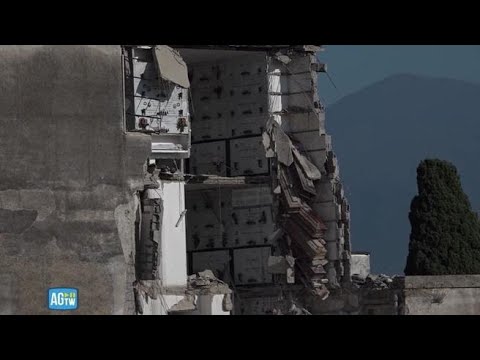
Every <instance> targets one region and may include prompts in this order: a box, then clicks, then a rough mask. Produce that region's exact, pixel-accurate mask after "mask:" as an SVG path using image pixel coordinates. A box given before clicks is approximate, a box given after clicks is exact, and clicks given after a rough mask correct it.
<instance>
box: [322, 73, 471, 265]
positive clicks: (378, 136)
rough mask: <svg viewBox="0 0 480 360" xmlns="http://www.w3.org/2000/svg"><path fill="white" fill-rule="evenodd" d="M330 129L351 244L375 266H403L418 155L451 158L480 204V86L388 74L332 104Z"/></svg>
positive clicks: (465, 188)
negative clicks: (348, 205)
mask: <svg viewBox="0 0 480 360" xmlns="http://www.w3.org/2000/svg"><path fill="white" fill-rule="evenodd" d="M327 130H328V132H329V133H330V134H331V135H332V136H333V142H334V148H335V151H336V153H337V156H338V158H339V161H340V168H341V174H342V178H343V181H344V183H345V187H346V190H347V194H348V195H349V200H350V203H351V206H352V245H353V248H354V250H365V251H370V252H372V267H373V271H375V272H386V273H402V272H403V268H404V265H405V261H406V255H407V249H408V237H409V233H410V225H409V223H408V211H409V207H410V201H411V199H412V197H413V196H414V195H415V193H416V174H415V169H416V166H417V165H418V163H419V162H420V160H422V159H424V158H427V157H439V158H441V159H445V160H449V161H452V162H453V163H454V164H455V165H456V166H457V168H458V170H459V172H460V174H461V177H462V185H463V188H464V190H465V192H466V193H467V194H468V195H469V197H470V200H471V202H472V205H473V208H474V209H475V210H479V209H480V188H478V186H477V184H478V183H479V180H480V168H479V167H478V166H477V162H478V160H477V159H478V158H479V157H480V85H478V84H474V83H468V82H465V81H461V80H453V79H445V78H432V77H425V76H416V75H411V74H399V75H394V76H390V77H388V78H386V79H384V80H382V81H379V82H376V83H374V84H372V85H370V86H367V87H365V88H363V89H361V90H359V91H357V92H355V93H353V94H350V95H347V96H345V97H344V98H342V99H341V100H339V101H338V102H336V103H335V104H333V105H331V106H329V107H328V108H327Z"/></svg>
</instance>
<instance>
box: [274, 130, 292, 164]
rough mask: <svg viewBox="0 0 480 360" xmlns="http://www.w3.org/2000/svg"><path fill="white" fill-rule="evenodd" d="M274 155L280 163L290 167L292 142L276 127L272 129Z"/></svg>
mask: <svg viewBox="0 0 480 360" xmlns="http://www.w3.org/2000/svg"><path fill="white" fill-rule="evenodd" d="M274 136H275V153H276V155H277V159H278V161H279V162H280V163H282V164H284V165H285V166H290V165H292V163H293V155H292V147H293V145H292V141H291V140H290V138H289V137H288V135H287V134H285V132H284V131H283V130H282V129H281V128H280V127H279V126H278V125H277V126H275V128H274Z"/></svg>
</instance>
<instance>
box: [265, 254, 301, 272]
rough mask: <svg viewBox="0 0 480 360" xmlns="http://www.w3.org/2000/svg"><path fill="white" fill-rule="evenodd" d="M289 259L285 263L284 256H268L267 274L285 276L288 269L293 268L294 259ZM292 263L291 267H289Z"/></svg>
mask: <svg viewBox="0 0 480 360" xmlns="http://www.w3.org/2000/svg"><path fill="white" fill-rule="evenodd" d="M289 258H290V259H289V260H290V261H287V259H286V257H285V256H270V257H269V258H268V272H269V273H270V274H278V275H285V274H286V273H287V270H288V268H291V267H293V266H295V259H294V258H293V257H291V256H289ZM291 259H293V261H292V260H291ZM292 263H293V265H291V264H292Z"/></svg>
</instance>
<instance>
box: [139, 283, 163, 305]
mask: <svg viewBox="0 0 480 360" xmlns="http://www.w3.org/2000/svg"><path fill="white" fill-rule="evenodd" d="M133 289H134V291H135V292H136V293H137V294H138V295H143V296H148V297H149V298H150V299H154V300H156V299H157V297H158V294H160V293H161V292H162V290H161V287H160V284H159V283H158V282H157V281H135V282H134V283H133Z"/></svg>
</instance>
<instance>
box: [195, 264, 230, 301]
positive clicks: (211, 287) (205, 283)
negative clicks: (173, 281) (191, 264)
mask: <svg viewBox="0 0 480 360" xmlns="http://www.w3.org/2000/svg"><path fill="white" fill-rule="evenodd" d="M187 286H188V290H189V291H193V292H195V294H198V295H212V294H231V293H232V290H230V288H229V287H228V285H227V284H226V283H225V282H223V281H221V280H220V279H217V278H216V277H215V275H214V273H213V272H212V271H211V270H205V271H201V272H199V273H197V274H194V275H190V276H189V277H188V285H187Z"/></svg>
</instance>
